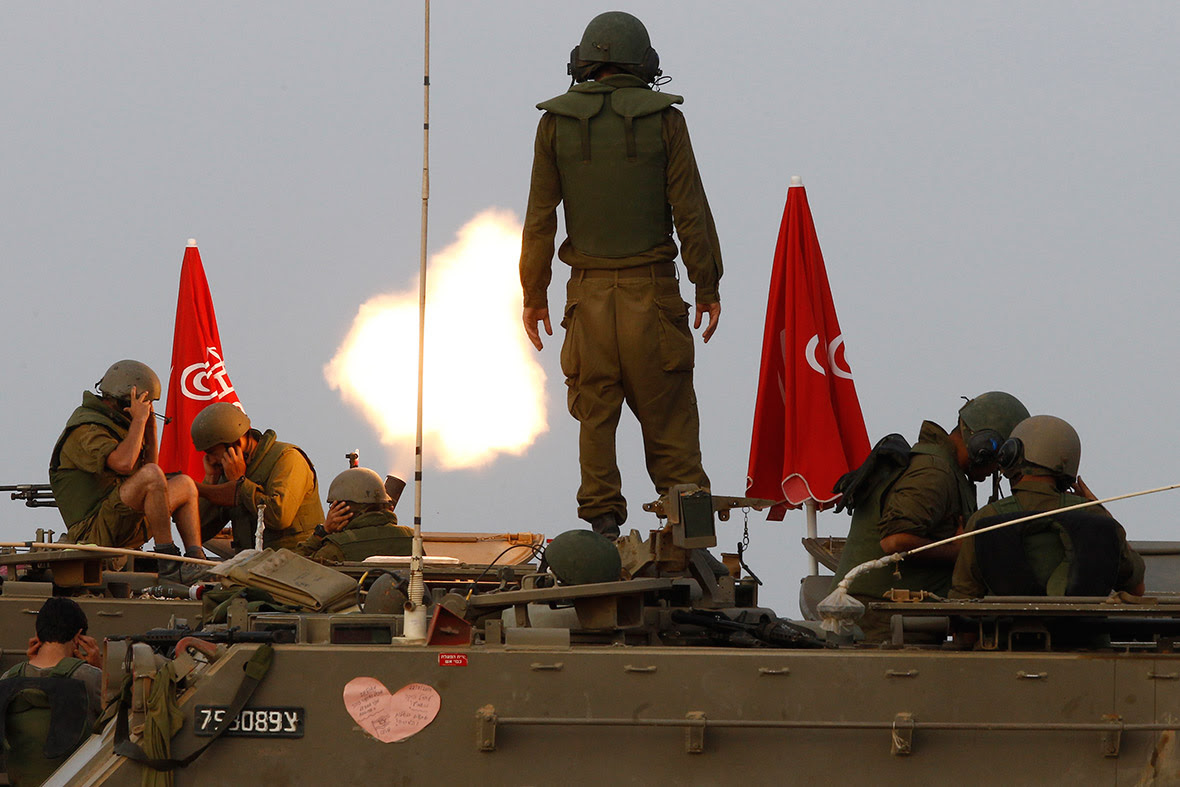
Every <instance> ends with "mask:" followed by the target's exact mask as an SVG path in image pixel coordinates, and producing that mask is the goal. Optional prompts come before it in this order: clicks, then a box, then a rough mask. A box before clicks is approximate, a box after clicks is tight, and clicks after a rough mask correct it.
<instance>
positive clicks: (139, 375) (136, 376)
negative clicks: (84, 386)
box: [95, 360, 161, 401]
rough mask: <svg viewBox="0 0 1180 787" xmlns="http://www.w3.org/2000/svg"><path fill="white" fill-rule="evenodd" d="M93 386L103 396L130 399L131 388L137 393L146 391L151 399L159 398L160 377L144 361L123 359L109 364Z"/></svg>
mask: <svg viewBox="0 0 1180 787" xmlns="http://www.w3.org/2000/svg"><path fill="white" fill-rule="evenodd" d="M95 387H96V388H98V390H99V392H100V393H102V394H103V395H104V396H112V397H114V398H116V399H130V398H131V389H132V388H135V389H136V391H138V392H139V393H143V392H144V391H148V392H149V393H150V394H151V398H152V401H155V400H157V399H159V398H160V391H161V389H160V378H159V377H158V376H157V375H156V373H155V372H153V371H152V368H151V367H150V366H148V365H147V364H146V363H140V362H139V361H132V360H123V361H117V362H115V363H113V364H111V367H110V368H109V369H107V371H106V374H104V375H103V376H102V379H101V380H99V381H98V382H97V383H95Z"/></svg>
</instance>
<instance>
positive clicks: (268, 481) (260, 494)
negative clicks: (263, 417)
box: [200, 429, 324, 549]
mask: <svg viewBox="0 0 1180 787" xmlns="http://www.w3.org/2000/svg"><path fill="white" fill-rule="evenodd" d="M251 431H252V432H253V433H254V436H255V439H256V440H257V441H258V442H257V446H256V447H255V449H254V453H253V454H252V455H251V456H250V461H249V463H247V465H246V473H245V475H243V476H242V479H241V481H239V483H238V489H237V499H236V500H235V501H234V505H233V506H225V507H223V506H216V505H213V504H212V503H210V502H209V501H208V500H201V501H200V509H201V535H202V538H204V539H208V538H211V537H212V536H213V535H215V534H216V533H217V532H218V531H219V530H221V528H222V527H224V526H225V523H226V522H230V523H231V525H232V527H233V535H234V544H235V545H236V546H237V547H238V548H239V549H249V548H252V547H254V546H255V544H254V531H255V528H256V526H257V524H258V506H259V505H265V506H266V510H265V512H264V514H263V522H264V524H265V530H264V531H263V536H262V548H263V549H283V548H286V549H293V548H294V547H296V546H297V545H298V544H299V542H300V541H302V540H303V539H305V538H306V537H307V536H308V535H310V534H311V532H312V531H313V530H314V529H315V526H316V525H318V524H320V523H322V522H323V521H324V508H323V505H321V503H320V490H319V483H318V480H317V478H316V472H315V466H314V465H313V464H312V463H311V460H310V459H308V457H307V454H305V453H303V449H301V448H299V447H298V446H296V445H292V444H291V443H280V442H279V441H278V440H276V439H275V433H274V431H273V430H270V429H268V430H267V431H266V432H263V433H259V432H257V430H251ZM221 480H222V482H224V480H225V479H224V478H222V479H221Z"/></svg>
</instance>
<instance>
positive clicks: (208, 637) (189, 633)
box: [107, 626, 295, 651]
mask: <svg viewBox="0 0 1180 787" xmlns="http://www.w3.org/2000/svg"><path fill="white" fill-rule="evenodd" d="M107 639H110V640H118V641H127V642H142V643H144V644H145V645H149V646H151V647H152V649H154V650H157V651H164V650H174V649H175V648H176V646H177V645H178V644H179V643H181V642H183V641H184V640H186V639H189V640H199V641H200V642H205V643H209V644H210V645H233V644H234V643H237V642H257V643H263V642H266V643H271V644H275V643H289V642H294V641H295V632H294V631H291V630H289V629H275V630H273V631H242V630H241V629H239V628H236V627H234V628H229V629H208V630H205V629H200V630H196V631H194V630H193V629H190V628H188V627H187V626H183V627H179V628H156V629H148V630H147V631H144V632H141V633H139V634H127V635H116V636H113V637H108V638H107Z"/></svg>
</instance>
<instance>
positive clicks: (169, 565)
mask: <svg viewBox="0 0 1180 787" xmlns="http://www.w3.org/2000/svg"><path fill="white" fill-rule="evenodd" d="M152 551H153V552H155V553H156V554H157V555H174V556H176V557H180V548H179V547H177V546H176V544H156V545H155V546H154V547H152ZM156 563H157V566H156V575H157V576H159V578H160V581H162V582H175V583H177V584H181V582H182V580H181V577H180V566H181V563H180V561H179V560H165V559H163V558H161V559H159V560H157V561H156Z"/></svg>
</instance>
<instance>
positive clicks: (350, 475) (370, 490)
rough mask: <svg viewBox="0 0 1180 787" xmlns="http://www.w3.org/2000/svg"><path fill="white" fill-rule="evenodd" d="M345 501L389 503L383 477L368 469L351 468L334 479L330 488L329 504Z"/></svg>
mask: <svg viewBox="0 0 1180 787" xmlns="http://www.w3.org/2000/svg"><path fill="white" fill-rule="evenodd" d="M337 500H343V501H345V502H348V503H362V504H363V503H388V502H389V501H390V497H389V494H388V493H387V492H386V491H385V482H383V481H382V480H381V476H379V475H377V474H376V473H375V472H373V471H372V470H370V469H369V468H367V467H350V468H349V469H347V470H345V471H344V472H343V473H341V474H340V475H338V476H336V477H335V478H333V479H332V484H331V485H330V486H329V487H328V502H329V503H335V502H336V501H337Z"/></svg>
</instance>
